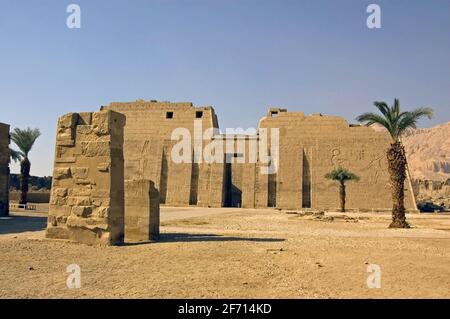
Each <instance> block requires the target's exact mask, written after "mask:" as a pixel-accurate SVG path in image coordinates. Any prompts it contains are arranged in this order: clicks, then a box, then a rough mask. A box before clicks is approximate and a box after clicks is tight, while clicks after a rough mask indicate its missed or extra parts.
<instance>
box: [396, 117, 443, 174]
mask: <svg viewBox="0 0 450 319" xmlns="http://www.w3.org/2000/svg"><path fill="white" fill-rule="evenodd" d="M403 144H404V145H405V150H406V155H407V157H408V165H409V169H410V172H411V175H412V178H413V179H420V180H434V181H446V180H447V179H449V178H450V122H448V123H445V124H441V125H437V126H434V127H431V128H420V129H415V130H411V131H409V132H408V133H407V134H406V135H405V137H404V138H403Z"/></svg>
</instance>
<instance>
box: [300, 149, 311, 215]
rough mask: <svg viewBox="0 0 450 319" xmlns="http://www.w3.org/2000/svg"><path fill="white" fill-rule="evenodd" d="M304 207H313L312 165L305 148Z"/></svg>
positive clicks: (303, 172)
mask: <svg viewBox="0 0 450 319" xmlns="http://www.w3.org/2000/svg"><path fill="white" fill-rule="evenodd" d="M302 156H303V171H302V207H303V208H311V167H310V160H309V157H308V154H307V152H305V150H303V154H302Z"/></svg>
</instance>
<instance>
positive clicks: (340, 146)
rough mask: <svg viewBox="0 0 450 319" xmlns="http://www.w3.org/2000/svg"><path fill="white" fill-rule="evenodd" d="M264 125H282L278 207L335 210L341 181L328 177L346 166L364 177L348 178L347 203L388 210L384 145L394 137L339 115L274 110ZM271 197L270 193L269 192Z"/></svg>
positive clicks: (410, 199) (408, 197) (408, 190)
mask: <svg viewBox="0 0 450 319" xmlns="http://www.w3.org/2000/svg"><path fill="white" fill-rule="evenodd" d="M260 128H279V129H280V165H279V170H278V173H277V174H276V179H277V184H276V185H277V190H276V192H277V194H276V198H277V205H276V206H277V207H279V208H298V207H311V208H317V209H337V208H338V207H339V199H338V185H337V183H336V182H333V181H329V180H327V179H326V178H325V177H324V176H325V174H326V173H328V172H330V171H331V170H332V169H333V168H336V167H339V166H341V167H345V168H347V169H349V170H350V171H352V172H354V173H355V174H357V175H359V176H360V178H361V179H360V181H359V182H349V183H348V187H347V207H348V208H349V209H359V210H389V209H390V208H391V205H392V204H391V197H390V196H391V195H390V190H389V175H388V172H387V160H386V154H385V152H386V150H387V148H388V147H389V143H390V138H389V136H388V135H387V134H386V133H384V132H376V131H375V130H373V129H372V128H368V127H364V126H350V125H349V124H348V123H347V122H346V121H345V120H344V119H342V118H340V117H337V116H322V115H321V114H315V115H312V116H305V115H304V114H303V113H301V112H286V111H285V110H278V111H277V110H272V111H271V112H269V114H268V115H267V117H265V118H263V119H262V120H261V122H260ZM269 196H270V195H269ZM406 207H407V208H408V209H409V210H416V208H415V202H414V196H413V193H412V187H411V185H410V183H409V181H408V182H407V183H406Z"/></svg>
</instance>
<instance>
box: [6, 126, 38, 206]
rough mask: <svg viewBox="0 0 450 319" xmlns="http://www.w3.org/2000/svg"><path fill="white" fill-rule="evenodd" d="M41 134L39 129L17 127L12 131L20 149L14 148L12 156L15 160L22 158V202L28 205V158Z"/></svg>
mask: <svg viewBox="0 0 450 319" xmlns="http://www.w3.org/2000/svg"><path fill="white" fill-rule="evenodd" d="M39 136H41V132H40V131H39V129H30V128H27V129H26V130H21V129H19V128H15V129H14V131H13V132H12V133H11V140H12V141H13V142H14V143H15V144H16V145H17V147H18V148H19V151H15V150H12V152H11V158H12V159H13V160H15V161H16V160H20V190H21V195H20V202H19V203H20V204H22V205H26V203H27V195H28V181H29V179H30V169H31V163H30V160H29V159H28V154H29V153H30V151H31V149H32V148H33V145H34V142H36V139H37V138H38V137H39Z"/></svg>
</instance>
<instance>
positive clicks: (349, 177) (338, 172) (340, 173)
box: [325, 167, 359, 213]
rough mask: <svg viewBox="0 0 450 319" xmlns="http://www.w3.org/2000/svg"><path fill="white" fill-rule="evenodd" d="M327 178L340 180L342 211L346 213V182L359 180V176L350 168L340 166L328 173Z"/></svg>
mask: <svg viewBox="0 0 450 319" xmlns="http://www.w3.org/2000/svg"><path fill="white" fill-rule="evenodd" d="M325 178H328V179H331V180H333V181H338V182H339V201H340V204H341V212H343V213H345V198H346V193H345V183H346V182H347V181H358V180H359V177H358V176H357V175H356V174H353V173H352V172H350V171H349V170H348V169H346V168H342V167H339V168H335V169H334V170H332V171H331V172H329V173H328V174H326V175H325Z"/></svg>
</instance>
